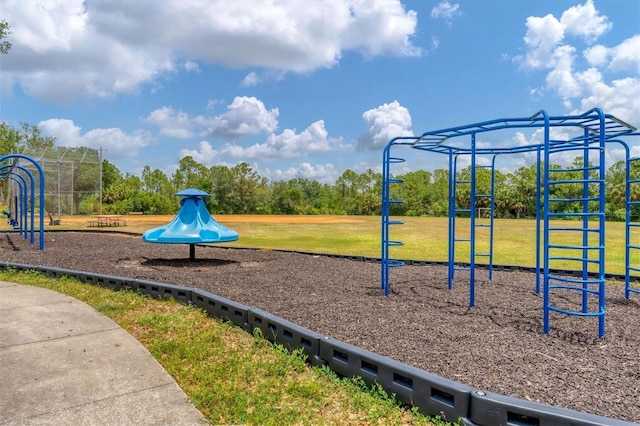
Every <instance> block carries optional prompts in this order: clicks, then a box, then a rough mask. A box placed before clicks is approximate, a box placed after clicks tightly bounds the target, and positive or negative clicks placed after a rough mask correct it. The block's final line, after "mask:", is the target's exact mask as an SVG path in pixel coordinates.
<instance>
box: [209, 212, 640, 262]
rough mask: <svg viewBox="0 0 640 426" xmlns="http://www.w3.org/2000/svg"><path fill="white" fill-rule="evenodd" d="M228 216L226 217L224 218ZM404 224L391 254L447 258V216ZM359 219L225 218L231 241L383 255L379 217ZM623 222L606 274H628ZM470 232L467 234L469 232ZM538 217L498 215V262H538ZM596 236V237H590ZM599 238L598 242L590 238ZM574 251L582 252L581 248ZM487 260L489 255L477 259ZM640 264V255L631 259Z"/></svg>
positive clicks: (567, 237)
mask: <svg viewBox="0 0 640 426" xmlns="http://www.w3.org/2000/svg"><path fill="white" fill-rule="evenodd" d="M221 219H222V220H224V217H221ZM394 219H398V220H402V221H403V222H404V224H403V225H392V226H391V227H390V238H391V239H392V240H399V241H402V242H404V245H403V246H400V247H391V249H390V256H391V257H393V258H398V259H414V260H439V261H446V260H447V259H448V228H447V222H448V219H447V218H432V217H404V218H394ZM357 220H358V221H357V222H356V223H348V224H344V223H321V224H303V223H294V224H287V223H283V224H277V223H274V224H269V223H247V222H233V220H232V219H231V220H230V221H228V222H224V223H225V225H226V226H229V227H231V228H233V229H235V230H237V231H238V232H239V234H240V239H239V240H238V241H237V242H235V243H232V244H231V245H234V246H240V247H259V248H273V249H291V250H303V251H312V252H318V253H334V254H348V255H357V256H369V257H380V255H381V242H380V241H381V220H380V218H379V217H376V216H358V217H357ZM554 226H579V223H578V222H570V221H561V222H557V223H554ZM624 228H625V226H624V223H621V222H609V223H607V224H606V231H605V236H606V240H605V247H606V249H605V262H606V263H605V265H606V266H605V267H606V271H607V272H608V273H616V274H623V273H624V251H625V247H624ZM457 229H458V230H459V231H460V232H459V233H457V235H458V236H468V235H469V220H468V219H467V220H464V219H460V220H458V225H457ZM465 232H466V233H465ZM535 237H536V222H535V220H526V219H520V220H516V219H497V220H495V224H494V249H493V254H494V264H496V265H498V264H499V265H518V266H535V264H536V241H535ZM592 238H593V237H592ZM488 241H489V236H488V229H486V228H479V231H478V234H476V251H477V252H479V253H482V252H488ZM550 241H551V242H552V243H554V242H560V241H561V243H562V244H570V245H579V244H581V242H582V233H581V232H570V233H567V232H564V233H562V234H556V235H553V234H552V235H551V238H550ZM591 243H597V241H593V240H592V241H591ZM457 249H458V250H457V257H456V259H459V260H461V261H468V260H469V254H468V253H469V245H468V244H465V243H458V244H457ZM573 255H575V256H579V255H581V253H580V252H574V253H573ZM477 262H478V263H486V260H485V259H479V260H477ZM632 262H635V263H636V264H638V263H640V254H639V255H637V256H636V257H635V258H633V259H632ZM550 266H551V267H553V268H562V269H580V268H581V265H580V264H578V263H576V262H568V261H554V262H553V263H552V264H550Z"/></svg>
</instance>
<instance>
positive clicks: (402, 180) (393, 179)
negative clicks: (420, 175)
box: [389, 178, 404, 183]
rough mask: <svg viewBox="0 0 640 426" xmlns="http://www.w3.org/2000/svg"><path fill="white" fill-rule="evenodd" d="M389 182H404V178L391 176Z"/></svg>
mask: <svg viewBox="0 0 640 426" xmlns="http://www.w3.org/2000/svg"><path fill="white" fill-rule="evenodd" d="M389 183H404V179H396V178H390V179H389Z"/></svg>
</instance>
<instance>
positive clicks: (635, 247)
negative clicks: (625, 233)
mask: <svg viewBox="0 0 640 426" xmlns="http://www.w3.org/2000/svg"><path fill="white" fill-rule="evenodd" d="M628 247H629V248H630V249H640V246H636V245H631V244H629V246H628Z"/></svg>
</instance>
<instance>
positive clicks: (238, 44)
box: [1, 0, 422, 101]
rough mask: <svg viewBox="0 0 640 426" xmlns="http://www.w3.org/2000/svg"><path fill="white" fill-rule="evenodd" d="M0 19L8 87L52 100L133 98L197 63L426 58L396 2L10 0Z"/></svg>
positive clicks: (308, 68) (293, 68) (284, 67)
mask: <svg viewBox="0 0 640 426" xmlns="http://www.w3.org/2000/svg"><path fill="white" fill-rule="evenodd" d="M2 13H3V19H6V20H7V21H8V22H10V23H11V31H12V34H11V43H12V44H13V48H12V50H11V55H7V57H6V58H3V72H2V76H1V78H2V87H3V88H7V87H11V86H12V85H13V84H15V83H17V84H19V85H20V86H22V88H23V90H24V91H26V92H27V93H29V94H31V95H33V96H36V97H39V98H42V99H46V100H50V101H64V100H69V99H73V98H76V97H82V96H113V95H118V94H121V93H132V92H136V91H138V90H140V88H141V86H143V85H144V84H148V83H151V82H153V81H155V80H157V78H158V77H160V76H163V75H167V74H171V73H175V72H180V71H181V70H186V71H187V72H197V71H198V70H199V65H198V64H199V63H200V64H201V63H213V64H220V65H223V66H226V67H235V68H248V67H253V68H262V69H264V70H266V71H274V72H278V71H279V72H299V73H308V72H312V71H314V70H316V69H318V68H330V67H333V66H334V65H335V64H337V63H338V61H339V60H340V57H341V56H342V55H343V53H344V52H346V51H349V50H354V51H358V52H361V53H362V54H364V55H366V56H368V57H371V56H377V55H397V56H416V55H420V54H421V53H422V52H421V50H420V49H419V48H417V47H415V46H414V45H413V44H412V42H411V38H412V37H413V36H414V34H415V32H416V26H417V14H416V13H415V12H414V11H411V10H405V9H404V6H403V5H402V3H401V2H400V1H399V0H388V1H384V2H380V1H374V0H369V1H362V0H351V1H339V2H338V1H319V0H307V1H304V2H302V1H292V2H265V1H261V0H253V1H249V0H247V1H242V2H232V1H208V2H205V1H198V2H194V1H189V2H184V1H170V2H138V1H128V0H111V1H96V2H86V1H83V0H31V1H21V0H3V3H2ZM250 81H251V79H249V80H247V81H245V83H249V82H250Z"/></svg>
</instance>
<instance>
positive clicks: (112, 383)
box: [0, 281, 206, 425]
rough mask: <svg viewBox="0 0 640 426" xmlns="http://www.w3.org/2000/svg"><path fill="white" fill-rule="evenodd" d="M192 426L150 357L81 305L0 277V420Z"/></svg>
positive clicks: (193, 414) (173, 387)
mask: <svg viewBox="0 0 640 426" xmlns="http://www.w3.org/2000/svg"><path fill="white" fill-rule="evenodd" d="M42 424H47V425H80V424H82V425H199V424H206V420H204V418H203V416H202V414H201V413H200V412H199V411H198V410H197V409H196V408H195V407H194V406H193V405H192V404H191V403H190V402H189V400H188V398H187V396H186V395H185V393H184V392H183V391H182V389H180V387H179V386H178V385H177V384H176V382H175V381H174V380H173V379H172V378H171V376H169V374H167V372H166V371H164V369H163V368H162V367H161V366H160V364H159V363H158V362H157V361H156V360H155V359H154V358H153V356H151V354H150V353H149V352H148V351H147V350H146V349H145V348H144V347H143V346H142V345H141V344H140V343H139V342H138V341H137V340H135V339H134V338H133V337H132V336H131V335H130V334H129V333H127V332H126V331H124V330H123V329H122V328H120V327H119V326H118V325H117V324H116V323H114V322H113V321H111V320H110V319H109V318H107V317H106V316H104V315H102V314H100V313H99V312H97V311H95V310H94V309H93V308H91V307H89V306H88V305H86V304H84V303H82V302H80V301H78V300H76V299H73V298H71V297H69V296H65V295H62V294H59V293H56V292H53V291H51V290H46V289H41V288H37V287H31V286H24V285H19V284H14V283H7V282H1V281H0V425H42Z"/></svg>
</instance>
